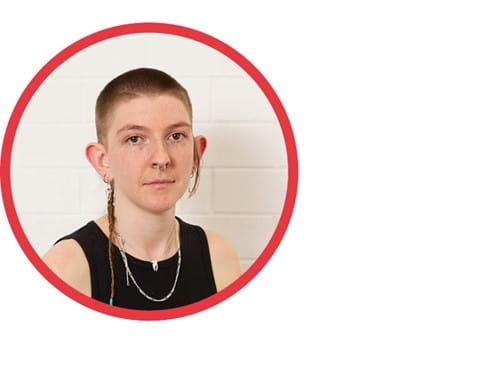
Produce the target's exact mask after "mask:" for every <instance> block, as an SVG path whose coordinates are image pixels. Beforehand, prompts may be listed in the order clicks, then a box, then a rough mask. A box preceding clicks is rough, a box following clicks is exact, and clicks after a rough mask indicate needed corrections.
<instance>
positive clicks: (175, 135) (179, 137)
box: [168, 133, 186, 142]
mask: <svg viewBox="0 0 500 375" xmlns="http://www.w3.org/2000/svg"><path fill="white" fill-rule="evenodd" d="M185 137H186V135H185V134H184V133H173V134H170V136H169V137H168V138H169V139H171V140H173V141H174V142H179V141H181V140H182V139H184V138H185Z"/></svg>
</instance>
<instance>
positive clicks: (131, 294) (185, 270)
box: [54, 217, 217, 310]
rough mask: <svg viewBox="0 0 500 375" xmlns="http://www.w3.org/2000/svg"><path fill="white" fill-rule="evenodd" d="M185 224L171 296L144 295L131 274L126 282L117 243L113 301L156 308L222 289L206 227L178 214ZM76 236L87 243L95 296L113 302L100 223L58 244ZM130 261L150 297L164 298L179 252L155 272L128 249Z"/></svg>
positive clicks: (185, 302)
mask: <svg viewBox="0 0 500 375" xmlns="http://www.w3.org/2000/svg"><path fill="white" fill-rule="evenodd" d="M176 218H177V220H178V222H179V227H180V242H181V267H180V271H179V277H178V280H177V286H176V288H175V291H174V292H173V294H172V296H171V297H170V298H168V299H167V300H166V301H163V302H154V301H150V300H149V299H147V298H146V297H144V296H143V295H142V294H141V293H140V292H139V290H138V289H137V288H136V286H135V285H134V283H133V281H132V280H131V279H129V284H130V285H129V286H127V281H126V272H125V265H124V262H123V259H122V256H121V254H120V251H119V250H118V248H117V247H116V245H115V244H113V245H112V251H111V252H112V258H113V268H114V272H115V295H114V298H113V305H114V306H120V307H125V308H129V309H139V310H157V309H167V308H172V307H179V306H183V305H188V304H190V303H193V302H196V301H199V300H201V299H203V298H206V297H208V296H210V295H212V294H215V293H216V292H217V289H216V286H215V280H214V275H213V271H212V264H211V262H210V252H209V249H208V241H207V237H206V234H205V232H204V230H203V229H202V228H201V227H199V226H196V225H192V224H188V223H186V222H184V221H182V220H181V219H180V218H178V217H176ZM66 239H74V240H75V241H76V242H78V243H79V245H80V246H81V247H82V249H83V252H84V253H85V256H86V258H87V261H88V263H89V268H90V281H91V287H92V298H95V299H97V300H99V301H102V302H104V303H109V298H110V294H111V271H110V268H109V256H108V237H107V236H106V234H105V233H104V232H103V231H102V230H101V228H100V227H99V226H98V225H97V224H96V223H95V221H89V222H88V223H87V224H86V225H85V226H83V227H81V228H80V229H77V230H76V231H74V232H73V233H71V234H69V235H67V236H65V237H62V238H60V239H58V240H57V241H56V242H55V243H54V244H56V243H58V242H59V241H62V240H66ZM126 257H127V263H128V266H129V268H130V271H131V273H132V275H133V276H134V278H135V280H136V282H137V284H138V285H139V287H140V288H141V289H142V290H143V291H144V292H145V293H146V294H147V295H149V296H151V297H153V298H156V299H161V298H163V297H165V296H166V295H167V294H168V293H169V292H170V291H171V289H172V286H173V284H174V280H175V275H176V272H177V263H178V253H176V254H175V255H174V256H172V257H170V258H168V259H165V260H162V261H159V262H158V268H157V270H156V271H155V270H154V269H153V265H152V263H151V262H147V261H144V260H141V259H138V258H135V257H133V256H131V255H129V254H126Z"/></svg>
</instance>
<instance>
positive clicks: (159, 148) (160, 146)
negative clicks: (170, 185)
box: [151, 141, 170, 170]
mask: <svg viewBox="0 0 500 375" xmlns="http://www.w3.org/2000/svg"><path fill="white" fill-rule="evenodd" d="M169 165H170V156H169V154H168V150H167V145H166V144H164V142H162V141H158V142H156V143H155V146H154V150H153V154H152V157H151V166H152V167H153V168H158V169H160V170H162V169H165V168H166V167H168V166H169Z"/></svg>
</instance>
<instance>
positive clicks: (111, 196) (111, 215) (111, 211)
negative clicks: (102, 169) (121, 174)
mask: <svg viewBox="0 0 500 375" xmlns="http://www.w3.org/2000/svg"><path fill="white" fill-rule="evenodd" d="M109 186H110V191H109V193H108V224H109V238H108V257H109V269H110V271H111V293H110V297H109V304H110V305H112V304H113V298H114V296H115V271H114V267H113V256H112V252H111V249H112V246H113V239H114V237H115V205H114V204H115V183H114V181H113V180H111V181H110V182H109Z"/></svg>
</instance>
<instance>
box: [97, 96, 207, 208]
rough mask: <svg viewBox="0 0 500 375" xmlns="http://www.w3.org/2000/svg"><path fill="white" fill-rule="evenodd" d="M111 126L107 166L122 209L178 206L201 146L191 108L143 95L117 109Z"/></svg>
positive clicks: (169, 100)
mask: <svg viewBox="0 0 500 375" xmlns="http://www.w3.org/2000/svg"><path fill="white" fill-rule="evenodd" d="M108 121H109V123H108V125H109V128H108V136H107V152H106V154H105V155H104V156H103V164H107V165H108V171H109V172H108V176H110V177H111V178H112V179H113V180H114V183H115V199H116V202H117V204H118V203H119V202H120V201H122V200H127V201H128V202H129V203H132V204H134V205H136V206H137V207H140V208H142V209H144V210H147V211H150V212H154V213H161V212H164V211H166V210H169V209H170V208H172V207H174V206H175V203H176V202H177V201H178V200H179V199H180V198H181V197H182V196H183V195H184V193H185V192H186V190H187V188H188V185H189V182H190V179H191V176H192V173H193V170H194V147H195V145H196V144H197V143H199V142H200V138H194V136H193V129H192V125H191V121H190V116H189V113H188V111H187V109H186V106H185V105H184V104H183V103H182V101H180V100H179V99H177V98H175V97H173V96H170V95H157V96H140V97H137V98H134V99H130V100H127V101H123V102H120V103H118V104H116V105H115V106H114V108H113V110H112V112H111V116H109V119H108ZM159 166H164V168H160V167H159ZM158 180H160V181H162V182H160V183H156V181H158Z"/></svg>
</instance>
